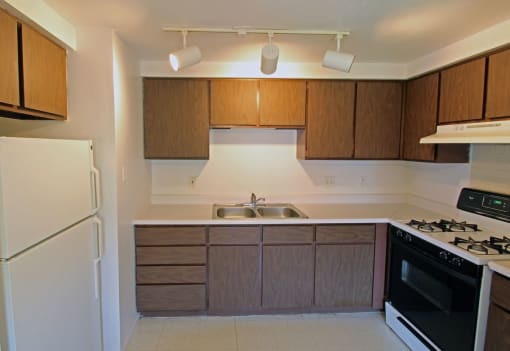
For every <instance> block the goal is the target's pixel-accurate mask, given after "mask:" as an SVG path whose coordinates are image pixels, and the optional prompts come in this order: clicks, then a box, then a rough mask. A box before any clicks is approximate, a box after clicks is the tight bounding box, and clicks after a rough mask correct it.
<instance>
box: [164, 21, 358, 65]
mask: <svg viewBox="0 0 510 351" xmlns="http://www.w3.org/2000/svg"><path fill="white" fill-rule="evenodd" d="M163 31H165V32H181V33H182V38H183V46H184V48H183V49H182V50H179V51H176V52H173V53H171V54H170V55H169V60H170V64H171V66H172V68H173V69H174V70H175V71H178V70H180V69H182V68H184V67H187V66H191V65H194V64H196V63H198V62H200V60H201V59H202V53H201V52H200V49H199V48H198V47H197V46H191V47H189V48H188V47H186V35H187V34H188V32H206V33H237V34H243V35H244V34H247V33H258V34H267V35H268V37H269V43H268V44H266V45H265V46H264V47H263V48H262V51H261V55H260V71H261V72H262V73H264V74H272V73H274V72H275V71H276V68H277V65H278V58H279V54H280V50H279V49H278V46H276V45H274V44H273V43H272V42H271V41H272V38H273V37H274V34H298V35H335V36H336V51H333V50H327V51H326V53H325V54H324V58H323V59H322V66H324V67H327V68H332V69H335V70H338V71H343V72H349V70H350V69H351V66H352V63H353V61H354V55H352V54H349V53H346V52H340V42H341V40H342V38H343V37H345V36H347V35H349V34H350V33H349V32H338V31H328V30H287V29H257V28H250V27H237V28H203V27H195V28H177V27H165V28H163Z"/></svg>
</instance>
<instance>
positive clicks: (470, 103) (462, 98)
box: [439, 57, 486, 124]
mask: <svg viewBox="0 0 510 351" xmlns="http://www.w3.org/2000/svg"><path fill="white" fill-rule="evenodd" d="M485 60H486V59H485V57H482V58H480V59H477V60H473V61H469V62H467V63H464V64H461V65H458V66H454V67H452V68H448V69H446V70H444V71H442V72H441V95H440V99H439V123H440V124H441V123H452V122H464V121H474V120H480V119H482V117H483V115H482V113H483V96H484V84H485Z"/></svg>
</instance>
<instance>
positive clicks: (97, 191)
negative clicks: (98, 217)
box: [90, 167, 101, 213]
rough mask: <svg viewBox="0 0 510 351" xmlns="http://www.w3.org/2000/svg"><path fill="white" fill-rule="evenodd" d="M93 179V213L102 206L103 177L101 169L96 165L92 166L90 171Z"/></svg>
mask: <svg viewBox="0 0 510 351" xmlns="http://www.w3.org/2000/svg"><path fill="white" fill-rule="evenodd" d="M90 172H91V175H92V180H93V184H94V186H93V189H92V191H93V193H92V195H93V199H94V208H93V209H92V212H93V213H96V212H97V211H98V210H99V208H100V207H101V177H100V176H99V170H98V169H97V168H95V167H92V170H91V171H90Z"/></svg>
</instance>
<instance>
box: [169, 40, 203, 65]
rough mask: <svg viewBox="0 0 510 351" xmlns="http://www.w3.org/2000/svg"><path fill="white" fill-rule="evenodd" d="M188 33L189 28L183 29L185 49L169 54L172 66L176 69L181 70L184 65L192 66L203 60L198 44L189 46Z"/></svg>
mask: <svg viewBox="0 0 510 351" xmlns="http://www.w3.org/2000/svg"><path fill="white" fill-rule="evenodd" d="M187 35H188V31H187V30H183V31H182V46H183V49H181V50H179V51H175V52H172V53H170V55H168V59H169V61H170V66H172V68H173V70H174V71H179V70H181V69H183V68H184V67H188V66H192V65H194V64H197V63H199V62H200V60H202V53H201V52H200V49H199V48H198V46H190V47H187V45H186V44H187V43H186V37H187Z"/></svg>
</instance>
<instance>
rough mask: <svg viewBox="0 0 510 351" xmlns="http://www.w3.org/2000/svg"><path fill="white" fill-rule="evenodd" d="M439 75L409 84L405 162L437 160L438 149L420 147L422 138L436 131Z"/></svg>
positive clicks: (407, 87)
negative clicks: (436, 151)
mask: <svg viewBox="0 0 510 351" xmlns="http://www.w3.org/2000/svg"><path fill="white" fill-rule="evenodd" d="M438 94H439V74H438V73H434V74H430V75H428V76H425V77H422V78H418V79H414V80H411V81H408V82H407V83H406V100H405V105H404V128H403V138H402V144H403V145H402V151H403V159H405V160H412V161H434V159H435V146H434V145H431V144H420V139H421V138H422V137H425V136H427V135H430V134H433V133H435V132H436V120H437V98H438Z"/></svg>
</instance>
